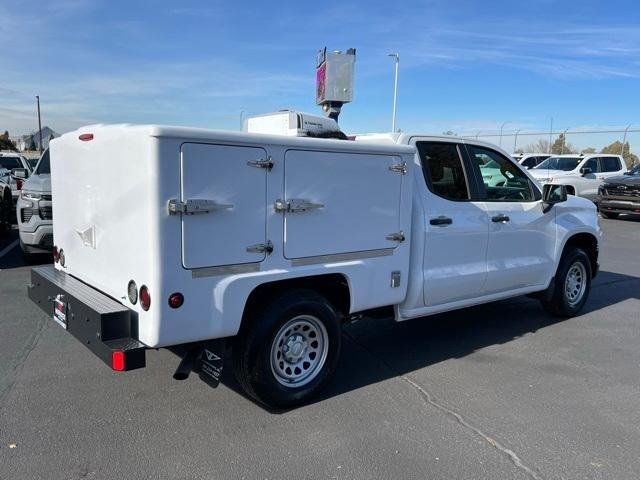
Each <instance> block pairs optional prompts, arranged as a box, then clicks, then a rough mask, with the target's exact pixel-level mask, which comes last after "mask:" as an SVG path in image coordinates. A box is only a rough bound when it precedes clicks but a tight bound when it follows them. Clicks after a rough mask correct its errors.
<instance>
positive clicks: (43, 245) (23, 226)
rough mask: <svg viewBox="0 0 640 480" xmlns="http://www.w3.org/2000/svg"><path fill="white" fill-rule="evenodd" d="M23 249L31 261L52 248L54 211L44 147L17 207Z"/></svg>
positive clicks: (47, 161) (47, 159) (47, 152)
mask: <svg viewBox="0 0 640 480" xmlns="http://www.w3.org/2000/svg"><path fill="white" fill-rule="evenodd" d="M16 216H17V217H18V229H19V232H20V248H21V249H22V253H23V255H24V256H25V258H27V259H28V260H30V259H31V258H32V257H33V256H34V255H37V254H41V253H47V252H50V251H51V250H52V249H53V211H52V207H51V164H50V163H49V150H48V149H47V150H45V152H44V153H43V154H42V157H41V158H40V161H39V162H38V165H37V166H36V169H35V170H34V172H33V174H32V175H31V177H29V179H28V180H27V181H26V182H25V184H24V186H23V187H22V190H21V191H20V198H19V199H18V205H17V208H16Z"/></svg>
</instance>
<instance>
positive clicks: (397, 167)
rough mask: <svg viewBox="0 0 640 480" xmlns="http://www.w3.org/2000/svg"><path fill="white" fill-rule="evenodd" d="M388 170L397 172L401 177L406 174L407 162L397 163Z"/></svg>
mask: <svg viewBox="0 0 640 480" xmlns="http://www.w3.org/2000/svg"><path fill="white" fill-rule="evenodd" d="M389 170H391V171H392V172H398V173H401V174H402V175H404V174H406V173H407V162H402V163H398V164H397V165H391V166H390V167H389Z"/></svg>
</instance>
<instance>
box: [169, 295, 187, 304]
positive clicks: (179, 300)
mask: <svg viewBox="0 0 640 480" xmlns="http://www.w3.org/2000/svg"><path fill="white" fill-rule="evenodd" d="M183 303H184V296H183V295H182V294H181V293H180V292H176V293H172V294H171V295H169V306H170V307H171V308H180V307H181V306H182V304H183Z"/></svg>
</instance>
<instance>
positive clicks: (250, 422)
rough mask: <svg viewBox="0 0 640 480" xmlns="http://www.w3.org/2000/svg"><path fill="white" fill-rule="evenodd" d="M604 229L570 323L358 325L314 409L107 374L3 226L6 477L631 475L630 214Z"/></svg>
mask: <svg viewBox="0 0 640 480" xmlns="http://www.w3.org/2000/svg"><path fill="white" fill-rule="evenodd" d="M601 224H602V226H603V229H604V233H605V237H604V239H603V245H602V248H601V255H600V266H601V272H600V274H599V276H598V277H597V278H596V280H595V282H594V287H593V290H592V293H591V297H590V299H589V301H588V303H587V305H586V307H585V309H584V311H583V313H582V315H580V316H578V317H576V318H572V319H570V320H557V319H554V318H551V317H549V316H547V315H546V314H545V313H544V312H543V310H542V309H541V307H540V306H539V304H538V303H537V302H536V301H534V300H531V299H528V298H525V297H519V298H515V299H511V300H508V301H502V302H497V303H493V304H490V305H484V306H480V307H474V308H468V309H465V310H462V311H457V312H452V313H449V314H443V315H437V316H432V317H427V318H423V319H417V320H413V321H409V322H404V323H395V322H393V321H392V320H390V319H383V320H374V319H363V320H360V321H359V322H357V323H355V324H351V325H348V326H347V327H346V328H345V331H344V350H343V355H342V360H341V362H340V365H339V368H338V371H337V375H336V377H335V378H334V380H333V381H332V383H331V384H330V385H329V388H328V389H327V390H326V391H325V392H324V394H323V395H322V397H321V398H319V399H317V401H315V402H314V403H312V404H310V405H307V406H304V407H301V408H297V409H295V410H291V411H286V412H269V411H266V410H265V409H263V408H261V407H260V406H258V405H256V404H255V403H253V402H252V401H250V400H248V399H247V398H246V397H244V396H243V395H242V394H240V393H239V389H238V388H237V386H236V385H235V383H234V381H233V378H232V375H231V374H230V369H227V371H226V379H225V381H224V384H223V385H221V386H220V387H219V388H218V389H215V390H214V389H211V388H210V387H208V386H207V385H206V384H205V383H204V382H202V381H200V380H199V379H198V378H197V376H194V375H192V376H191V377H190V378H189V379H188V380H186V381H183V382H178V381H175V380H173V379H172V374H173V372H174V370H175V368H176V366H177V364H178V358H177V357H176V356H175V355H174V354H173V353H171V352H169V351H167V350H159V351H150V352H148V355H147V368H145V369H142V370H137V371H133V372H129V373H124V374H123V373H118V372H113V371H111V370H109V369H108V368H107V367H106V366H105V365H104V364H102V363H101V361H100V360H98V359H97V358H96V357H94V356H93V355H92V354H91V353H90V352H89V351H88V350H86V349H85V348H84V347H83V346H82V345H80V344H79V343H78V342H77V341H76V340H75V339H74V338H72V337H71V336H70V335H68V334H66V333H65V332H64V331H63V330H62V329H61V328H60V327H58V326H57V325H56V324H54V322H53V321H51V320H50V319H49V318H47V317H46V316H45V315H43V314H42V313H41V311H40V310H39V309H38V308H37V307H36V306H35V305H33V304H32V303H31V302H30V301H29V300H28V299H27V297H26V284H27V282H28V279H29V268H30V267H29V266H26V265H25V264H24V262H23V261H22V260H21V257H20V252H19V249H18V248H16V247H15V240H16V238H17V234H16V232H15V231H14V232H12V235H11V236H10V237H9V238H4V239H0V479H7V480H9V479H20V480H22V479H25V480H26V479H43V478H46V479H78V478H91V479H103V478H104V479H112V478H149V479H163V478H180V479H196V478H198V479H199V478H251V479H253V478H259V479H265V478H271V479H282V478H290V479H294V478H295V479H298V478H345V479H359V478H362V479H365V478H385V479H392V478H402V479H405V478H406V479H412V478H416V479H417V478H434V479H436V478H437V479H440V478H441V479H462V478H473V479H503V478H504V479H519V478H522V479H531V478H533V479H562V478H567V479H569V478H571V479H573V478H594V479H599V478H601V479H612V478H615V479H631V478H638V472H640V455H639V453H640V401H639V399H640V348H638V346H639V345H640V217H627V218H624V219H620V220H604V219H602V220H601ZM11 245H14V246H13V247H11ZM8 247H11V248H8ZM45 260H46V259H45Z"/></svg>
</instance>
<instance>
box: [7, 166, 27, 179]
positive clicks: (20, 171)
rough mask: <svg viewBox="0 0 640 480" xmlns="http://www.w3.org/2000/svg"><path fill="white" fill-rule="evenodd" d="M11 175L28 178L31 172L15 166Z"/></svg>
mask: <svg viewBox="0 0 640 480" xmlns="http://www.w3.org/2000/svg"><path fill="white" fill-rule="evenodd" d="M11 175H13V176H14V177H16V178H27V177H28V176H29V172H28V171H27V169H26V168H14V169H13V170H11Z"/></svg>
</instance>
